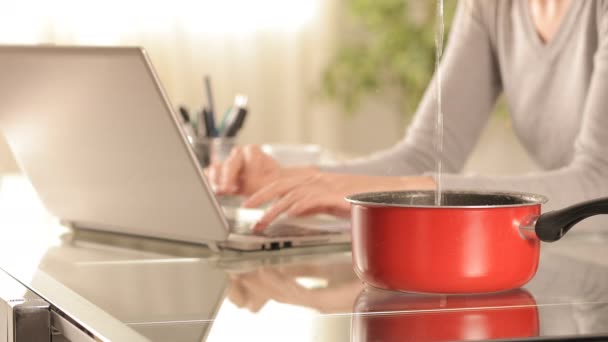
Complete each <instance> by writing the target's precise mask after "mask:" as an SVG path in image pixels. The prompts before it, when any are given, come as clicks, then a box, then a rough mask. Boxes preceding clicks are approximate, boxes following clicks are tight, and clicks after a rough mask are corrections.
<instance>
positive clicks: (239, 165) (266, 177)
mask: <svg viewBox="0 0 608 342" xmlns="http://www.w3.org/2000/svg"><path fill="white" fill-rule="evenodd" d="M315 172H318V170H317V169H316V168H314V167H297V168H296V167H294V168H283V167H281V166H280V165H279V163H278V162H277V161H276V160H274V159H273V158H272V157H270V156H269V155H267V154H266V153H264V152H262V149H261V148H260V147H259V146H257V145H245V146H237V147H235V148H234V149H233V150H232V152H231V153H230V156H228V158H226V160H224V161H223V162H219V163H214V164H212V165H211V166H209V168H207V169H206V170H205V174H206V175H207V178H208V179H209V181H210V183H211V185H212V186H213V188H214V190H215V193H216V194H217V195H242V196H249V195H251V194H253V193H255V192H257V191H258V190H260V189H261V188H263V187H264V186H266V185H268V184H271V183H273V182H275V181H277V180H278V179H279V178H281V177H291V176H295V175H300V174H312V173H315Z"/></svg>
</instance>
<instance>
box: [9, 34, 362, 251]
mask: <svg viewBox="0 0 608 342" xmlns="http://www.w3.org/2000/svg"><path fill="white" fill-rule="evenodd" d="M0 75H1V76H0V127H1V129H2V131H3V132H4V135H5V137H6V139H7V141H8V144H9V145H10V148H11V150H12V151H13V154H14V156H15V158H16V160H17V162H18V164H19V165H20V167H21V169H22V170H23V172H24V173H25V174H26V175H27V176H28V178H29V179H30V181H31V182H32V184H33V186H34V188H35V189H36V191H37V192H38V195H39V196H40V198H41V200H42V202H43V203H44V204H45V206H46V207H47V209H48V210H49V211H50V212H52V213H53V214H54V215H56V216H58V217H59V218H61V219H62V220H63V221H65V222H69V223H70V224H71V225H72V226H73V227H75V228H81V229H94V230H104V231H112V232H118V233H125V234H133V235H142V236H150V237H157V238H164V239H171V240H178V241H186V242H191V243H200V244H206V245H208V246H210V247H211V248H212V249H214V250H217V249H219V248H234V249H241V250H260V249H279V248H285V247H295V246H305V245H321V244H329V243H345V242H348V241H349V239H350V233H349V232H348V229H345V226H346V225H347V223H346V222H345V221H337V220H334V219H321V218H309V219H302V220H296V221H293V222H289V221H288V220H284V221H282V222H277V223H275V224H274V225H273V226H272V227H271V228H270V229H268V230H267V232H266V233H265V234H264V235H254V234H253V233H252V232H251V230H250V229H249V228H248V225H249V224H251V223H252V222H246V221H247V220H246V219H247V217H248V216H255V214H253V215H252V213H251V211H242V210H239V209H233V210H230V212H231V216H232V219H235V221H236V222H235V223H237V224H236V226H234V225H233V226H230V225H229V218H228V217H226V215H225V213H224V211H223V210H222V208H221V207H220V205H219V204H218V201H217V200H216V198H215V196H214V195H213V192H212V190H211V188H210V186H209V184H207V181H206V180H205V177H204V175H203V172H202V170H201V168H200V167H199V165H198V163H197V161H196V157H195V155H194V154H193V152H192V150H191V149H190V146H189V144H188V142H187V139H186V138H185V135H184V132H183V131H182V129H181V126H180V124H179V121H178V119H177V115H176V114H175V113H174V110H173V106H172V105H171V104H170V103H169V100H168V99H167V96H166V94H165V92H164V91H163V89H162V87H161V86H160V82H159V80H158V77H157V76H156V74H155V72H154V70H153V68H152V66H151V64H150V61H149V59H148V57H147V55H146V53H145V51H144V50H143V49H141V48H136V47H59V46H0ZM237 228H238V229H237Z"/></svg>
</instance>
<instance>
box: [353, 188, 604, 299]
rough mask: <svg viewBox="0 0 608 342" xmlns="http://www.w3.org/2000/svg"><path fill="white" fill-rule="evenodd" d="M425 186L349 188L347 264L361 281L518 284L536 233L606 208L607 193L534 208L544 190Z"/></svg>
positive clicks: (484, 287)
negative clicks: (438, 196)
mask: <svg viewBox="0 0 608 342" xmlns="http://www.w3.org/2000/svg"><path fill="white" fill-rule="evenodd" d="M434 198H435V193H434V192H432V191H398V192H381V193H365V194H357V195H353V196H349V197H348V198H347V200H348V201H349V202H350V203H351V205H352V209H351V220H352V223H351V225H352V247H353V264H354V269H355V272H356V273H357V275H358V276H359V277H360V278H361V279H362V280H363V281H365V282H367V283H368V284H370V285H372V286H375V287H378V288H383V289H389V290H398V291H408V292H425V293H444V294H449V293H482V292H497V291H504V290H509V289H513V288H517V287H520V286H522V285H524V284H526V283H527V282H528V281H529V280H530V279H532V277H533V276H534V274H535V273H536V269H537V267H538V258H539V252H540V241H541V240H542V241H546V242H552V241H556V240H559V239H560V238H561V237H562V236H563V235H564V234H565V233H566V232H567V231H568V230H569V229H570V228H572V226H573V225H575V224H576V223H578V222H579V221H581V220H583V219H585V218H587V217H590V216H593V215H597V214H608V198H604V199H598V200H593V201H589V202H585V203H580V204H577V205H574V206H571V207H568V208H565V209H561V210H556V211H552V212H548V213H545V214H543V215H541V214H540V211H541V208H540V207H541V204H542V203H544V202H546V198H545V197H543V196H539V195H533V194H524V193H483V192H450V191H446V192H444V193H443V194H442V205H441V206H434V205H433V204H434Z"/></svg>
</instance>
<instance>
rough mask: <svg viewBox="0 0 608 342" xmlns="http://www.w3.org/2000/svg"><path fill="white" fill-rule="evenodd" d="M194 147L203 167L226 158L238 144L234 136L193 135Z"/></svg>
mask: <svg viewBox="0 0 608 342" xmlns="http://www.w3.org/2000/svg"><path fill="white" fill-rule="evenodd" d="M191 144H192V148H193V150H194V154H195V155H196V158H197V159H198V162H199V164H200V165H201V167H203V168H206V167H208V166H209V165H211V164H212V163H217V162H221V161H223V160H224V159H226V158H227V157H228V156H229V155H230V152H231V151H232V148H233V147H234V145H235V144H236V142H235V139H234V138H208V137H192V139H191Z"/></svg>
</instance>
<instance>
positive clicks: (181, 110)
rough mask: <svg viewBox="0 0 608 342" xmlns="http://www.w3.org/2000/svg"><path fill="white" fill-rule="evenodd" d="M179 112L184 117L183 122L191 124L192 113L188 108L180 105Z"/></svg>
mask: <svg viewBox="0 0 608 342" xmlns="http://www.w3.org/2000/svg"><path fill="white" fill-rule="evenodd" d="M179 114H180V115H181V117H182V123H184V124H187V125H189V124H190V114H189V113H188V109H186V107H184V106H179Z"/></svg>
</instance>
